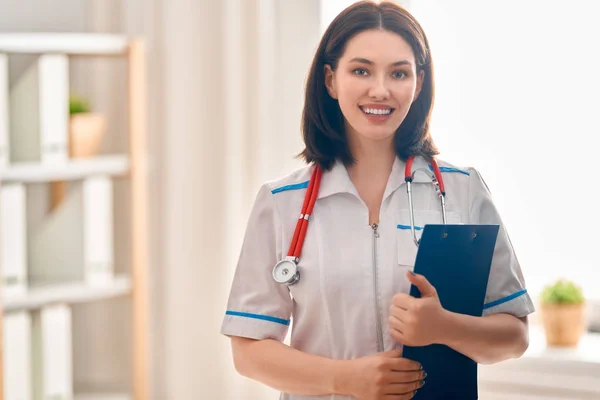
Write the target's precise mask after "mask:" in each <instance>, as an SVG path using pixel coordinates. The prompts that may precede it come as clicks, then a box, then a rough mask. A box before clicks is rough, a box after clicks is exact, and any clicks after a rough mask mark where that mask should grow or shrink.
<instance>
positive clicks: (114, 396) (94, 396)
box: [73, 393, 132, 400]
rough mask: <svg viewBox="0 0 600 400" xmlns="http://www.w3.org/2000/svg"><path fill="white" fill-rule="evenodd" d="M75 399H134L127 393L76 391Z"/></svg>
mask: <svg viewBox="0 0 600 400" xmlns="http://www.w3.org/2000/svg"><path fill="white" fill-rule="evenodd" d="M73 400H132V397H131V396H130V395H128V394H126V393H81V394H77V393H76V394H75V396H74V398H73Z"/></svg>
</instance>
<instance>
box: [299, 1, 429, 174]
mask: <svg viewBox="0 0 600 400" xmlns="http://www.w3.org/2000/svg"><path fill="white" fill-rule="evenodd" d="M371 29H379V30H386V31H390V32H394V33H396V34H398V35H400V36H401V37H402V38H403V39H404V40H406V41H407V42H408V44H409V45H410V46H411V48H412V51H413V53H414V55H415V60H416V64H417V65H416V67H417V73H419V72H420V71H423V72H424V77H423V84H422V88H421V92H420V94H419V97H418V98H417V100H415V101H414V102H413V104H412V105H411V108H410V110H409V112H408V114H407V115H406V117H405V118H404V121H403V122H402V124H400V127H399V128H398V130H397V131H396V133H395V135H394V147H395V149H396V153H397V154H398V156H399V157H400V158H402V159H404V160H406V159H407V158H408V156H410V155H422V156H424V157H426V158H431V157H433V156H434V155H437V154H439V152H438V150H437V148H436V146H435V144H434V143H433V139H432V138H431V135H430V133H429V120H430V117H431V111H432V108H433V100H434V80H433V64H432V60H431V52H430V50H429V42H428V41H427V37H426V36H425V33H424V32H423V29H422V28H421V26H420V25H419V23H418V22H417V21H416V20H415V18H414V17H413V16H412V15H411V14H410V13H409V12H408V11H406V10H405V9H404V8H402V7H400V6H398V5H397V4H394V3H392V2H389V1H383V2H381V3H380V4H378V3H375V2H373V1H360V2H357V3H355V4H353V5H351V6H349V7H348V8H346V9H345V10H344V11H342V12H341V13H340V14H339V15H338V16H337V17H336V18H335V19H334V20H333V22H331V24H330V25H329V27H328V28H327V30H326V31H325V33H324V35H323V38H322V39H321V42H320V43H319V47H318V48H317V51H316V54H315V57H314V59H313V62H312V66H311V68H310V72H309V75H308V79H307V82H306V93H305V99H304V110H303V112H302V134H303V137H304V144H305V146H306V147H305V149H304V150H303V151H302V153H300V154H299V157H301V158H303V159H304V160H305V161H306V162H307V163H312V162H314V163H317V164H319V165H320V166H321V168H323V170H329V169H330V168H331V167H332V166H333V164H334V163H335V161H336V160H340V161H342V162H343V163H344V164H346V165H349V164H352V163H353V162H354V159H353V157H352V154H351V152H350V147H349V146H348V141H347V138H346V132H345V128H344V116H343V115H342V111H341V109H340V106H339V103H338V101H337V100H336V99H333V98H332V97H331V96H329V93H328V92H327V89H326V86H325V71H324V70H325V65H330V66H331V69H332V70H333V71H335V70H336V69H337V66H338V62H339V60H340V58H341V57H342V55H343V53H344V51H345V47H346V43H347V42H348V41H349V40H350V39H351V38H353V37H354V36H355V35H357V34H358V33H360V32H363V31H366V30H371Z"/></svg>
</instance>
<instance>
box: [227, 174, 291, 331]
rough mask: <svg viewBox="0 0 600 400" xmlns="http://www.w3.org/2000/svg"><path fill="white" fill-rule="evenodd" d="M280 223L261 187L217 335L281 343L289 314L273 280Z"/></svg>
mask: <svg viewBox="0 0 600 400" xmlns="http://www.w3.org/2000/svg"><path fill="white" fill-rule="evenodd" d="M281 237H282V236H281V220H280V218H279V215H278V211H277V205H276V204H275V200H274V198H273V194H272V193H271V191H270V189H269V188H268V186H267V185H263V186H262V187H261V189H260V190H259V193H258V195H257V197H256V200H255V202H254V206H253V207H252V211H251V213H250V218H249V220H248V225H247V227H246V233H245V235H244V241H243V244H242V249H241V252H240V255H239V259H238V263H237V266H236V270H235V274H234V277H233V282H232V285H231V291H230V294H229V299H228V302H227V311H226V313H225V317H224V319H223V323H222V325H221V333H222V334H223V335H227V336H242V337H247V338H251V339H258V340H262V339H275V340H278V341H283V340H284V339H285V336H286V335H287V331H288V327H289V324H290V316H291V313H292V298H291V295H290V291H289V289H288V287H287V286H285V285H282V284H279V283H277V282H275V281H274V280H273V276H272V270H273V267H274V266H275V264H276V263H277V262H278V261H279V260H280V258H281V257H282V250H281V248H282V246H281Z"/></svg>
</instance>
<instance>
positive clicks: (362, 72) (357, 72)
mask: <svg viewBox="0 0 600 400" xmlns="http://www.w3.org/2000/svg"><path fill="white" fill-rule="evenodd" d="M352 73H353V74H354V75H358V76H367V75H368V74H369V72H368V71H367V70H366V69H364V68H356V69H355V70H353V71H352Z"/></svg>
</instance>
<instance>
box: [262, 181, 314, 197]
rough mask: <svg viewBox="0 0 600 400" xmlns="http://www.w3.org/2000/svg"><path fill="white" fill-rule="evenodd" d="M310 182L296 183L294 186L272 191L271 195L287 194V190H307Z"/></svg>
mask: <svg viewBox="0 0 600 400" xmlns="http://www.w3.org/2000/svg"><path fill="white" fill-rule="evenodd" d="M309 182H310V180H308V181H306V182H302V183H296V184H294V185H287V186H282V187H280V188H277V189H273V190H271V193H273V194H275V193H279V192H285V191H286V190H296V189H306V188H307V187H308V183H309Z"/></svg>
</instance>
